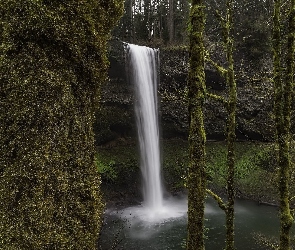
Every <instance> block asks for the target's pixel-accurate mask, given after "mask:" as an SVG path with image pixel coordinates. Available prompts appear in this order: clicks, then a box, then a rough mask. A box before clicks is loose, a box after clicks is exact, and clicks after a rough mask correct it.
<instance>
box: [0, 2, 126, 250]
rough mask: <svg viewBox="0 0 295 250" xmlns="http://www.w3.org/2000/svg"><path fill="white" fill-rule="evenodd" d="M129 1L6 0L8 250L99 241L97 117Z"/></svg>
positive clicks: (0, 45) (3, 114)
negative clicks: (115, 33)
mask: <svg viewBox="0 0 295 250" xmlns="http://www.w3.org/2000/svg"><path fill="white" fill-rule="evenodd" d="M122 4H123V1H122V0H112V1H103V0H99V1H97V0H96V1H94V0H93V1H74V0H72V1H71V0H67V1H58V0H53V1H48V0H24V1H12V0H2V1H1V4H0V16H1V24H0V99H1V101H0V124H1V127H0V152H1V153H0V175H1V178H0V204H1V206H0V218H1V224H0V235H1V239H0V248H1V249H11V250H14V249H15V250H16V249H17V250H18V249H23V250H26V249H28V250H29V249H30V250H31V249H36V250H37V249H59V250H63V249H87V250H90V249H96V241H97V238H98V235H99V231H100V227H101V213H102V210H103V206H104V205H103V203H102V201H101V194H100V188H99V184H100V178H99V176H98V174H97V170H96V168H95V166H94V164H93V163H94V135H93V131H92V125H93V121H94V111H95V108H96V104H97V99H98V91H99V87H100V84H101V83H102V82H103V81H104V79H105V76H106V69H107V66H108V62H107V60H106V45H107V39H108V37H109V32H110V29H111V28H112V27H113V26H114V25H115V23H116V21H117V19H118V18H119V16H120V14H121V9H122Z"/></svg>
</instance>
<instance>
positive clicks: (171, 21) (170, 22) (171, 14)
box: [168, 0, 174, 44]
mask: <svg viewBox="0 0 295 250" xmlns="http://www.w3.org/2000/svg"><path fill="white" fill-rule="evenodd" d="M168 32H169V43H170V44H172V43H173V40H174V1H173V0H169V12H168Z"/></svg>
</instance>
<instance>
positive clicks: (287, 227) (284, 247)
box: [273, 0, 295, 250]
mask: <svg viewBox="0 0 295 250" xmlns="http://www.w3.org/2000/svg"><path fill="white" fill-rule="evenodd" d="M281 4H282V3H281V1H280V0H275V1H274V15H273V52H274V54H273V61H274V76H273V81H274V89H275V107H274V111H275V122H276V132H277V138H276V141H277V146H278V154H277V162H278V167H279V193H280V223H281V226H280V244H279V249H280V250H289V249H291V246H290V231H291V227H292V224H293V217H292V215H291V211H290V191H289V185H290V172H291V162H290V146H289V145H290V126H291V123H290V117H291V101H292V91H293V84H294V79H293V77H294V53H295V51H294V38H295V37H294V36H295V1H294V0H291V1H290V9H289V15H288V24H289V28H288V37H287V53H286V58H285V57H284V53H282V47H283V46H284V45H283V44H284V43H283V39H282V32H281V25H282V22H281ZM283 65H286V70H284V69H283Z"/></svg>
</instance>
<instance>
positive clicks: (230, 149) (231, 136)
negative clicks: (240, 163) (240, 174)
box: [224, 0, 237, 250]
mask: <svg viewBox="0 0 295 250" xmlns="http://www.w3.org/2000/svg"><path fill="white" fill-rule="evenodd" d="M226 5H227V15H226V18H227V20H226V26H225V34H226V35H225V37H224V40H225V50H226V58H227V62H228V69H227V73H226V82H227V85H228V88H229V98H228V105H227V108H228V123H227V167H228V173H227V197H228V204H227V208H226V213H225V216H226V247H225V249H226V250H234V204H235V193H234V178H235V139H236V105H237V86H236V82H235V75H234V60H233V42H232V39H231V34H230V33H231V29H232V11H233V1H232V0H229V1H227V2H226Z"/></svg>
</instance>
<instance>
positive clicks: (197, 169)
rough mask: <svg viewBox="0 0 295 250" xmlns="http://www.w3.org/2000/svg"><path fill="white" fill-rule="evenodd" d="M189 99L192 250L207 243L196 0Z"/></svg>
mask: <svg viewBox="0 0 295 250" xmlns="http://www.w3.org/2000/svg"><path fill="white" fill-rule="evenodd" d="M189 35H190V70H189V78H188V98H189V168H188V192H189V193H188V236H187V249H188V250H192V249H194V250H202V249H204V248H205V245H204V201H205V195H206V177H205V141H206V135H205V130H204V121H203V103H204V93H205V73H204V55H205V53H204V52H205V50H204V44H203V39H204V37H203V35H204V4H203V1H202V0H193V1H192V5H191V11H190V23H189Z"/></svg>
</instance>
